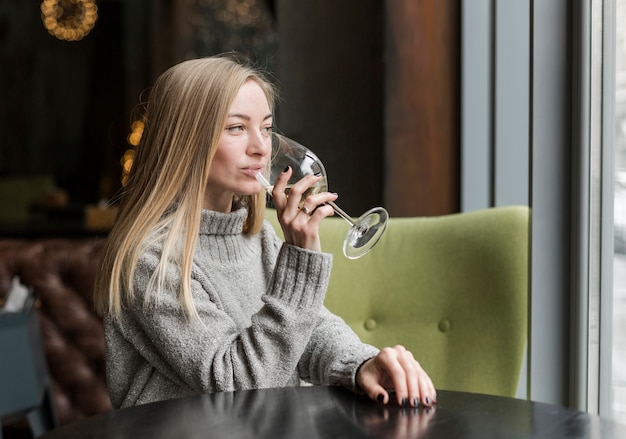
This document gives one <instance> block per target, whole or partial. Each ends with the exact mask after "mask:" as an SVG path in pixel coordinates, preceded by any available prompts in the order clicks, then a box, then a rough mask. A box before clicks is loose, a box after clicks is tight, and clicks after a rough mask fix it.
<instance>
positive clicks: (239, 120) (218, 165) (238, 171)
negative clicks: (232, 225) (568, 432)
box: [203, 80, 273, 212]
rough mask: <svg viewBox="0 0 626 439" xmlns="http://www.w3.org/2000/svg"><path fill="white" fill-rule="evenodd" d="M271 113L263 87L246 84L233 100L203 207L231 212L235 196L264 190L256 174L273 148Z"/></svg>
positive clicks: (250, 83)
mask: <svg viewBox="0 0 626 439" xmlns="http://www.w3.org/2000/svg"><path fill="white" fill-rule="evenodd" d="M272 122H273V121H272V113H271V111H270V107H269V104H268V102H267V98H266V97H265V93H264V92H263V90H262V89H261V87H260V86H259V85H258V84H257V83H256V82H255V81H253V80H249V81H247V82H246V83H244V84H243V85H242V86H241V88H240V89H239V92H238V93H237V96H235V99H234V100H233V103H232V105H231V106H230V111H229V112H228V117H227V119H226V126H224V128H223V130H222V135H221V137H220V141H219V144H218V147H217V151H216V152H215V157H214V158H213V163H212V164H211V171H210V174H209V181H208V184H207V187H206V190H205V193H204V206H203V207H204V208H205V209H210V210H214V211H218V212H230V210H231V206H232V201H233V196H234V195H236V194H237V195H254V194H256V193H258V192H259V191H261V184H260V183H259V182H258V181H257V179H256V177H255V175H256V174H257V173H259V172H260V171H261V170H262V169H263V168H264V167H265V165H266V164H267V162H268V160H269V157H270V153H271V151H272V143H271V134H272Z"/></svg>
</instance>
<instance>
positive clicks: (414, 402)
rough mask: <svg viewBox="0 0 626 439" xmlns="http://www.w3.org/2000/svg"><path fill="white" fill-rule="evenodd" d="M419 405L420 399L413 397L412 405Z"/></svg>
mask: <svg viewBox="0 0 626 439" xmlns="http://www.w3.org/2000/svg"><path fill="white" fill-rule="evenodd" d="M419 405H420V400H419V399H417V398H413V407H419Z"/></svg>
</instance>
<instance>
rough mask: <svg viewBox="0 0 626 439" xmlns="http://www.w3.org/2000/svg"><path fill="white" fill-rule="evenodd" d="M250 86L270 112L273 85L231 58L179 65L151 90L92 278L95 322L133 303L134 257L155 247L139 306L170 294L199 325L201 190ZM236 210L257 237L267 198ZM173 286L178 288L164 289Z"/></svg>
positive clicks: (242, 202)
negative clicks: (172, 275)
mask: <svg viewBox="0 0 626 439" xmlns="http://www.w3.org/2000/svg"><path fill="white" fill-rule="evenodd" d="M249 80H253V81H255V82H257V83H258V84H259V86H260V87H261V88H262V89H263V91H264V93H265V95H266V97H267V100H268V103H269V105H270V108H271V109H272V111H273V109H274V104H275V100H276V91H275V89H274V88H273V86H272V84H271V83H270V82H269V81H268V80H266V79H265V78H264V76H263V75H262V74H261V73H260V72H259V71H258V70H256V69H254V68H252V67H251V66H250V65H249V64H247V62H246V60H244V59H242V58H238V57H236V56H233V55H219V56H215V57H210V58H202V59H194V60H189V61H184V62H182V63H180V64H177V65H175V66H173V67H171V68H170V69H168V70H167V71H166V72H165V73H163V74H162V75H161V76H160V77H159V78H158V79H157V81H156V82H155V84H154V86H153V88H152V90H151V92H150V96H149V98H148V103H147V108H146V113H145V128H144V131H143V135H142V139H141V143H140V145H139V147H138V148H137V153H136V155H135V159H134V163H133V166H132V169H131V171H130V174H129V178H128V182H127V184H126V186H125V188H124V193H123V194H122V200H121V203H120V209H119V214H118V217H117V220H116V222H115V225H114V226H113V228H112V230H111V231H110V234H109V237H108V239H107V241H106V243H105V245H104V248H103V250H102V253H101V259H100V265H99V268H98V272H97V274H96V283H95V291H94V305H95V309H96V312H97V313H98V314H99V315H100V316H105V315H111V316H112V317H113V318H117V317H119V316H120V315H121V311H122V309H123V306H124V304H125V303H126V301H127V300H130V298H131V297H132V295H133V277H134V273H135V267H136V265H137V262H138V260H139V257H140V256H141V254H142V253H144V252H145V251H146V249H147V248H148V247H149V246H151V245H154V244H156V243H160V244H162V254H161V259H160V261H159V263H158V265H157V268H156V270H155V272H154V274H153V275H152V278H151V279H150V282H149V284H148V288H147V289H146V291H145V296H144V300H145V301H146V302H147V301H148V300H150V299H151V298H155V299H157V300H158V292H159V291H162V290H163V288H165V287H166V286H167V287H172V286H174V287H175V288H177V289H178V294H179V300H180V301H181V303H182V306H183V309H184V310H185V312H186V314H187V316H189V317H192V318H197V317H198V314H197V311H196V308H195V305H194V302H193V298H192V295H191V286H190V277H191V266H192V261H193V254H194V251H195V245H196V239H197V236H198V231H199V227H200V217H201V211H202V203H203V194H204V189H205V188H206V185H207V181H208V177H209V170H210V168H211V162H212V160H213V156H214V155H215V151H216V149H217V145H218V142H219V139H220V135H221V133H222V130H223V128H224V126H225V124H226V118H227V115H228V111H229V109H230V105H231V104H232V101H233V100H234V98H235V96H236V95H237V93H238V92H239V89H240V88H241V86H242V85H243V84H244V83H245V82H247V81H249ZM234 204H235V206H234V207H240V206H244V207H246V208H247V209H248V216H247V218H246V220H245V223H244V233H247V234H255V233H258V232H259V230H260V229H261V224H262V222H263V211H264V209H265V193H264V192H262V191H261V192H259V193H258V194H256V195H253V196H241V197H239V198H237V199H236V200H234ZM172 263H173V264H175V266H177V267H178V269H179V273H180V280H179V281H174V280H172V279H167V277H166V267H167V266H168V264H172ZM172 282H178V285H169V284H168V283H170V284H171V283H172ZM166 284H168V285H166ZM155 292H156V293H155Z"/></svg>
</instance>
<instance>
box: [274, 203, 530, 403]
mask: <svg viewBox="0 0 626 439" xmlns="http://www.w3.org/2000/svg"><path fill="white" fill-rule="evenodd" d="M266 216H267V218H268V219H269V220H270V222H272V224H273V225H274V227H275V228H276V229H277V231H278V232H279V234H280V227H279V226H278V223H277V220H276V213H275V212H274V211H272V210H268V212H267V215H266ZM529 216H530V210H529V208H528V207H522V206H507V207H497V208H491V209H485V210H480V211H475V212H469V213H459V214H452V215H444V216H438V217H412V218H391V219H390V220H389V224H388V227H387V230H386V231H385V234H384V235H383V237H382V238H381V240H380V241H379V242H378V244H377V245H376V247H374V249H373V250H372V251H371V252H369V253H368V254H367V255H365V256H364V257H362V258H361V259H357V260H348V259H346V258H345V257H344V256H343V254H342V251H341V246H342V243H343V238H344V235H345V232H346V231H347V229H348V225H347V223H345V221H343V220H342V219H340V218H338V217H331V218H327V219H325V220H324V221H322V224H321V226H320V236H321V240H322V248H323V249H324V251H327V252H330V253H333V254H334V255H335V257H334V262H333V271H332V275H331V280H330V285H329V289H328V294H327V297H326V302H325V303H326V306H327V307H328V308H329V309H330V310H331V311H333V312H334V313H336V314H337V315H339V316H341V317H342V318H343V319H344V320H345V321H346V322H347V323H348V324H349V325H350V326H351V327H352V328H353V330H354V331H355V332H356V333H357V334H358V335H359V336H360V337H361V339H362V340H363V341H364V342H367V343H370V344H372V345H375V346H377V347H384V346H393V345H395V344H402V345H404V346H406V347H407V348H408V349H410V350H411V351H412V352H413V354H414V355H415V357H416V358H417V359H418V360H419V362H420V363H421V364H422V366H423V367H424V368H425V369H426V371H427V372H428V373H429V375H430V376H431V378H432V379H433V381H434V383H435V386H436V387H437V388H439V389H446V390H459V391H467V392H476V393H487V394H494V395H503V396H515V395H516V390H517V387H518V380H519V376H520V371H521V366H522V361H523V358H524V353H525V348H526V340H527V334H526V327H527V300H528V299H527V297H528V276H529V273H528V266H529V263H528V257H529V256H528V255H529V253H528V246H529Z"/></svg>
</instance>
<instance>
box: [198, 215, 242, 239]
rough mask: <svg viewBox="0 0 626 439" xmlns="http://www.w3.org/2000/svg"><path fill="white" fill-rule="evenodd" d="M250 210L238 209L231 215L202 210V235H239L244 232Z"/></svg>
mask: <svg viewBox="0 0 626 439" xmlns="http://www.w3.org/2000/svg"><path fill="white" fill-rule="evenodd" d="M247 215H248V210H247V209H245V208H240V209H237V210H235V211H233V212H231V213H221V212H214V211H212V210H206V209H204V210H202V217H201V219H200V231H199V232H200V235H238V234H240V233H241V232H242V231H243V224H244V222H245V221H246V217H247Z"/></svg>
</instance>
